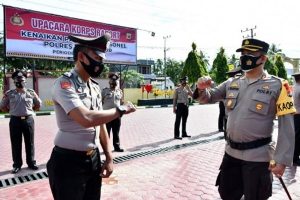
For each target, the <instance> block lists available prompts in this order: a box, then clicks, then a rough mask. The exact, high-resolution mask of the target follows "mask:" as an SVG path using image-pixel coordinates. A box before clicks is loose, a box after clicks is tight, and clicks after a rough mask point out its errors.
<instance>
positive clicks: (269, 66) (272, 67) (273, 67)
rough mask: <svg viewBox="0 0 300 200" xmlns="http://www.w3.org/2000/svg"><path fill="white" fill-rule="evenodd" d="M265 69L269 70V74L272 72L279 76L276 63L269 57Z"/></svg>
mask: <svg viewBox="0 0 300 200" xmlns="http://www.w3.org/2000/svg"><path fill="white" fill-rule="evenodd" d="M265 70H267V72H268V73H269V74H272V75H274V76H277V74H278V69H277V66H276V65H274V64H273V63H272V62H271V61H270V60H269V59H268V60H267V62H266V63H265Z"/></svg>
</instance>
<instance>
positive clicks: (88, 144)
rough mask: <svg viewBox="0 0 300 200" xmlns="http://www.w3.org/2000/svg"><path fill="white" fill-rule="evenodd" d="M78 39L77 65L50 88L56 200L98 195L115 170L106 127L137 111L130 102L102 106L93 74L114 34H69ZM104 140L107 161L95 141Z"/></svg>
mask: <svg viewBox="0 0 300 200" xmlns="http://www.w3.org/2000/svg"><path fill="white" fill-rule="evenodd" d="M69 39H70V40H71V41H73V42H75V43H76V44H75V47H74V49H73V56H74V61H75V67H74V68H73V69H72V70H71V71H70V72H67V73H65V74H64V75H63V76H61V77H59V78H58V79H57V80H56V81H55V83H54V85H53V88H52V98H53V102H54V109H55V113H56V119H57V125H58V133H57V134H56V137H55V140H54V145H55V146H54V148H53V150H52V154H51V157H50V159H49V161H48V163H47V171H48V175H49V183H50V188H51V192H52V194H53V197H54V199H55V200H98V199H100V197H101V185H102V178H107V177H109V176H110V175H111V174H112V172H113V157H112V153H111V147H110V142H109V137H108V134H107V130H106V127H105V123H108V122H110V121H112V120H114V119H116V118H118V117H122V115H123V114H128V113H131V112H134V111H135V110H136V109H135V107H134V106H133V105H132V103H130V102H129V103H127V104H125V105H123V106H119V107H117V108H113V109H109V110H102V102H101V99H102V98H101V90H100V88H99V86H98V83H97V82H96V81H95V80H93V79H92V78H96V77H99V75H100V74H101V72H102V71H103V69H104V65H103V60H104V59H105V52H106V49H107V48H108V46H109V41H110V36H109V35H103V36H101V37H98V38H86V37H79V36H73V35H71V36H69ZM99 140H100V145H101V147H102V150H103V153H104V156H105V157H106V159H105V161H104V163H103V165H102V164H101V160H100V153H99V149H98V146H97V143H98V142H99Z"/></svg>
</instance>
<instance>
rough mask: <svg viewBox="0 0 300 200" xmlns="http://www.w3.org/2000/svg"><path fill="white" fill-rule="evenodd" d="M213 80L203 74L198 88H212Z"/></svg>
mask: <svg viewBox="0 0 300 200" xmlns="http://www.w3.org/2000/svg"><path fill="white" fill-rule="evenodd" d="M212 83H213V81H212V80H211V78H210V77H209V76H202V77H200V78H199V79H198V82H197V88H198V89H200V90H204V89H206V88H210V87H211V85H212Z"/></svg>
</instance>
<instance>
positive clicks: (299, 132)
mask: <svg viewBox="0 0 300 200" xmlns="http://www.w3.org/2000/svg"><path fill="white" fill-rule="evenodd" d="M292 76H293V77H294V79H295V84H294V87H293V99H294V105H295V108H296V113H295V115H294V126H295V150H294V159H293V162H294V165H296V166H300V158H299V156H300V72H298V73H295V74H293V75H292Z"/></svg>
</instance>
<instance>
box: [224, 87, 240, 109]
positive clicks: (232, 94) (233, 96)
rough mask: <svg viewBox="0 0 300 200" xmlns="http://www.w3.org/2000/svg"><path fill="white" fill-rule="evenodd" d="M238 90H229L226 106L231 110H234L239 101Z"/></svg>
mask: <svg viewBox="0 0 300 200" xmlns="http://www.w3.org/2000/svg"><path fill="white" fill-rule="evenodd" d="M238 96H239V92H238V91H229V92H227V93H226V100H225V106H226V108H227V109H229V110H233V109H234V107H235V106H236V103H237V97H238Z"/></svg>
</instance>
